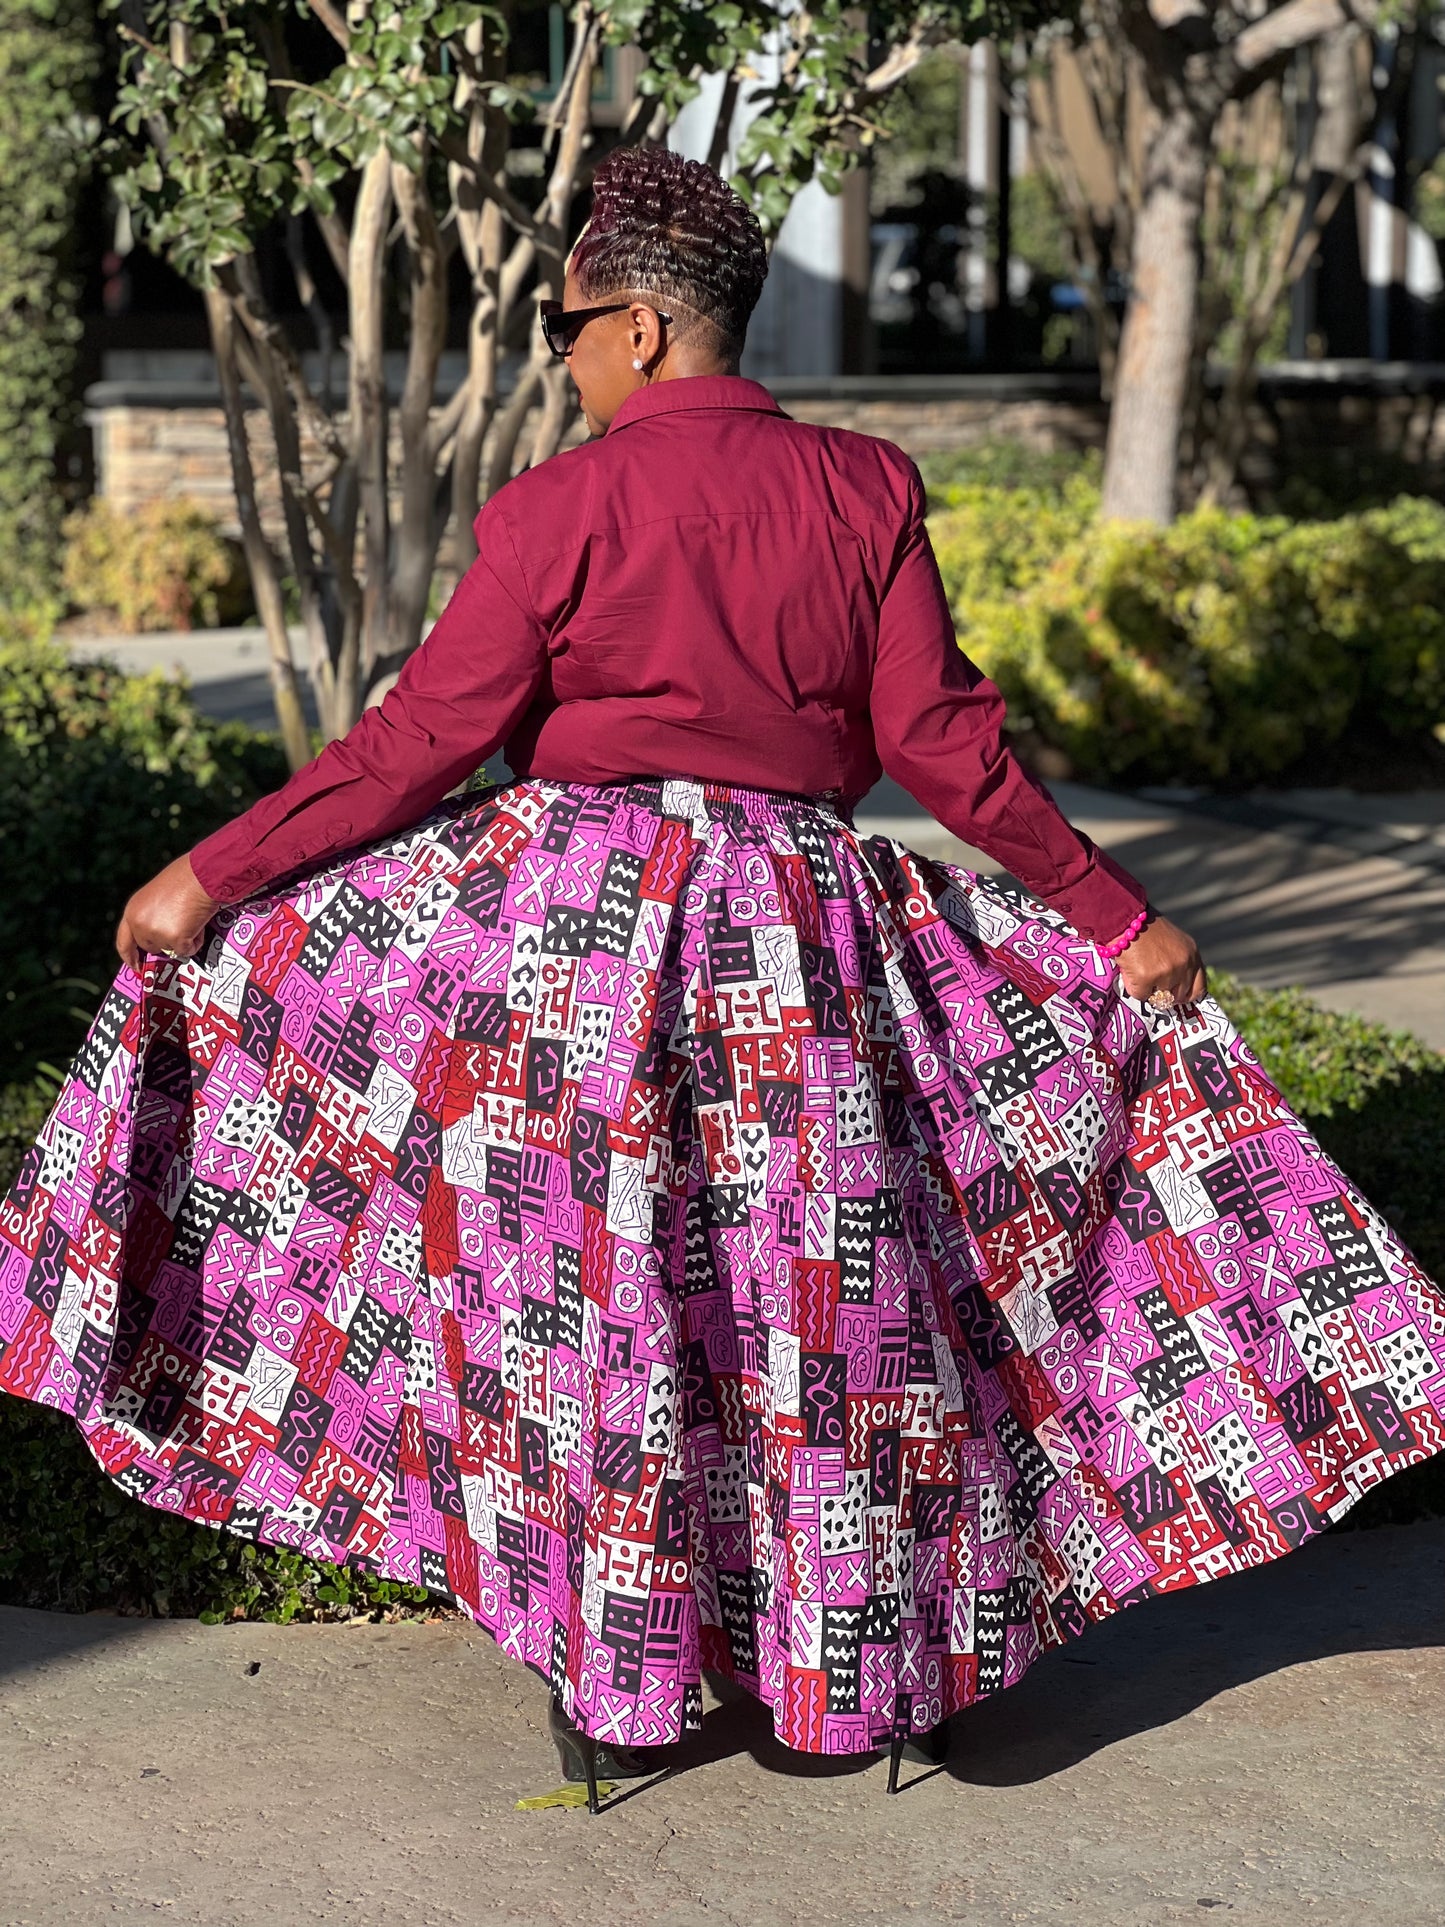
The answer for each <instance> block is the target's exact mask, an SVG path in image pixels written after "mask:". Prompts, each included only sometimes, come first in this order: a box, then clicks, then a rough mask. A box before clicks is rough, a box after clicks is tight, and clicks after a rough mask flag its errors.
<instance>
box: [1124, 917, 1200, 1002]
mask: <svg viewBox="0 0 1445 1927" xmlns="http://www.w3.org/2000/svg"><path fill="white" fill-rule="evenodd" d="M1117 962H1118V965H1119V975H1120V977H1121V978H1122V979H1123V984H1124V988H1125V990H1127V991H1128V993H1129V995H1130V996H1131V997H1137V998H1138V999H1139V1000H1140V1002H1141V1003H1143V1002H1147V1000H1148V999H1149V997H1150V996H1152V994H1153V993H1154V992H1155V991H1156V990H1168V991H1172V992H1173V994H1174V1001H1175V1002H1176V1003H1178V1004H1193V1003H1197V1002H1198V1001H1199V999H1200V998H1201V997H1202V996H1204V994H1205V992H1206V991H1207V990H1208V988H1209V983H1208V978H1207V975H1206V972H1205V969H1204V959H1203V958H1202V957H1201V956H1200V954H1199V946H1198V944H1197V943H1195V941H1194V939H1193V937H1191V936H1190V934H1189V932H1188V931H1187V930H1181V929H1180V928H1179V925H1178V924H1177V923H1171V922H1170V921H1169V919H1168V917H1155V918H1153V919H1152V921H1151V922H1149V923H1147V924H1146V925H1145V926H1144V928H1143V929H1142V930H1141V931H1140V932H1139V934H1138V936H1137V937H1136V938H1135V939H1134V941H1133V943H1131V944H1130V945H1129V948H1128V949H1127V950H1124V951H1121V952H1120V953H1119V956H1118V958H1117Z"/></svg>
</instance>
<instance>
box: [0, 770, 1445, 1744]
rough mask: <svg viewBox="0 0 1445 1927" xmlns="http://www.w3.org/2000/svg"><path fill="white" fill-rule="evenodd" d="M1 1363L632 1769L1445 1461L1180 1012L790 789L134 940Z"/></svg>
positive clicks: (1321, 1173)
mask: <svg viewBox="0 0 1445 1927" xmlns="http://www.w3.org/2000/svg"><path fill="white" fill-rule="evenodd" d="M0 1388H3V1389H4V1390H6V1391H8V1392H11V1393H14V1394H17V1395H19V1396H20V1397H23V1398H28V1399H32V1400H34V1401H36V1402H38V1403H40V1404H43V1405H48V1406H51V1407H54V1408H55V1409H56V1410H58V1411H61V1412H65V1413H68V1414H70V1415H71V1416H72V1417H73V1418H74V1419H75V1420H76V1421H77V1423H78V1424H79V1426H80V1428H81V1430H82V1431H83V1433H84V1435H85V1438H86V1440H87V1442H88V1444H89V1446H90V1449H91V1451H92V1452H93V1454H94V1456H95V1458H96V1459H97V1461H98V1462H99V1464H100V1465H101V1467H102V1468H103V1469H104V1470H105V1472H107V1473H108V1474H109V1475H110V1477H111V1478H112V1479H114V1480H115V1481H116V1483H117V1484H118V1485H119V1486H120V1487H121V1488H123V1489H124V1490H125V1491H126V1492H129V1493H131V1494H132V1495H133V1496H134V1497H136V1498H137V1499H141V1500H144V1501H145V1502H146V1503H147V1504H149V1505H152V1506H155V1507H158V1508H160V1509H161V1510H163V1511H165V1512H169V1513H172V1514H178V1515H181V1516H184V1517H186V1518H189V1519H194V1520H199V1521H202V1522H204V1523H207V1524H210V1525H213V1526H216V1527H223V1528H225V1529H226V1530H228V1531H230V1532H234V1533H239V1534H242V1535H244V1536H246V1537H248V1538H251V1539H253V1540H257V1541H261V1542H265V1543H267V1544H271V1545H277V1546H286V1547H291V1548H294V1549H296V1550H297V1551H300V1552H303V1553H305V1554H308V1555H310V1556H313V1557H318V1558H323V1559H328V1560H335V1561H345V1562H351V1563H352V1564H354V1565H355V1566H357V1567H359V1568H361V1569H363V1570H365V1571H369V1572H371V1573H374V1574H378V1575H383V1576H387V1577H391V1578H395V1579H401V1580H407V1581H411V1582H416V1583H419V1584H421V1585H424V1586H428V1587H431V1588H434V1589H435V1590H437V1591H439V1592H442V1593H445V1594H448V1595H450V1596H451V1598H453V1599H454V1600H455V1601H456V1602H457V1604H458V1605H459V1606H460V1607H461V1608H463V1609H464V1610H465V1611H466V1612H467V1613H468V1614H470V1615H471V1616H472V1617H473V1618H474V1619H476V1620H477V1621H478V1622H479V1623H480V1624H482V1625H483V1626H485V1627H486V1628H487V1629H488V1630H489V1631H490V1632H491V1633H492V1634H493V1635H494V1636H495V1638H496V1639H497V1641H498V1642H499V1644H500V1645H501V1646H502V1647H503V1649H504V1650H505V1651H506V1652H508V1653H509V1654H512V1655H513V1656H515V1657H516V1658H517V1659H518V1660H520V1661H522V1662H523V1663H525V1664H526V1665H527V1666H529V1667H531V1668H533V1669H534V1670H535V1671H536V1672H538V1673H539V1674H540V1675H541V1676H542V1677H544V1678H545V1679H546V1680H548V1681H549V1682H550V1684H551V1686H552V1688H553V1690H554V1691H555V1692H557V1693H558V1694H559V1695H560V1696H561V1697H562V1699H563V1700H564V1702H565V1704H566V1705H567V1707H568V1709H569V1711H571V1712H572V1713H573V1715H574V1717H575V1718H576V1719H577V1721H578V1722H579V1724H580V1725H581V1726H582V1727H583V1728H584V1729H585V1730H587V1731H590V1732H592V1733H594V1734H596V1735H598V1736H599V1737H601V1738H604V1739H607V1740H611V1741H615V1742H621V1743H629V1744H648V1743H661V1742H666V1741H669V1740H673V1739H676V1738H677V1737H678V1736H679V1735H680V1734H681V1733H682V1732H683V1731H684V1730H686V1729H687V1728H689V1727H694V1726H696V1725H697V1724H698V1722H699V1721H700V1718H701V1712H702V1693H701V1679H702V1673H703V1671H704V1669H711V1670H714V1671H716V1672H719V1673H722V1674H725V1675H728V1676H730V1677H732V1678H734V1679H736V1680H737V1681H739V1682H740V1683H742V1684H743V1685H745V1686H746V1687H748V1688H749V1689H750V1690H751V1691H752V1692H753V1693H755V1694H757V1695H758V1696H759V1697H760V1698H761V1699H762V1700H763V1701H764V1702H765V1704H766V1705H767V1706H768V1708H769V1709H770V1711H771V1715H772V1719H773V1723H774V1727H775V1730H776V1732H777V1734H778V1737H779V1738H780V1739H781V1740H782V1741H784V1742H785V1743H786V1744H787V1745H789V1746H792V1747H796V1748H800V1749H803V1750H805V1751H808V1752H814V1753H849V1752H861V1751H865V1750H868V1749H871V1748H874V1747H877V1746H879V1745H881V1744H886V1743H887V1742H888V1741H889V1739H890V1738H891V1737H892V1736H893V1735H894V1734H896V1733H897V1732H898V1731H900V1730H902V1729H912V1730H922V1729H926V1728H927V1727H930V1726H932V1725H933V1724H935V1723H936V1722H937V1721H938V1720H940V1719H942V1718H944V1717H946V1716H947V1715H949V1714H951V1713H953V1712H956V1711H957V1710H959V1709H960V1708H962V1707H964V1706H966V1705H968V1704H970V1703H971V1702H973V1701H974V1700H976V1699H978V1698H979V1697H981V1696H983V1695H985V1694H989V1693H992V1692H996V1691H998V1690H999V1689H1000V1688H1002V1687H1005V1686H1008V1685H1010V1684H1011V1683H1013V1682H1014V1681H1016V1680H1018V1679H1019V1678H1020V1677H1021V1675H1022V1674H1023V1673H1024V1671H1025V1670H1026V1669H1027V1668H1028V1666H1029V1665H1030V1663H1031V1662H1032V1661H1033V1660H1034V1659H1035V1658H1036V1657H1037V1655H1038V1654H1039V1653H1040V1651H1041V1650H1043V1649H1045V1648H1048V1647H1051V1646H1055V1645H1057V1644H1059V1643H1060V1642H1062V1641H1064V1640H1066V1639H1069V1638H1072V1637H1074V1636H1076V1635H1078V1634H1080V1633H1082V1632H1083V1631H1084V1630H1085V1629H1086V1628H1087V1626H1088V1625H1089V1624H1090V1622H1091V1621H1094V1620H1098V1619H1102V1618H1103V1617H1105V1616H1106V1615H1108V1614H1110V1613H1112V1612H1114V1611H1116V1610H1118V1609H1119V1608H1121V1607H1123V1606H1127V1605H1131V1604H1134V1603H1136V1602H1138V1601H1140V1600H1143V1599H1146V1598H1150V1597H1152V1596H1155V1595H1157V1594H1161V1593H1167V1592H1173V1591H1178V1590H1180V1589H1182V1588H1185V1587H1188V1586H1192V1585H1196V1584H1198V1583H1200V1582H1202V1581H1206V1580H1209V1579H1213V1578H1216V1577H1218V1576H1220V1575H1222V1574H1225V1573H1230V1572H1236V1571H1239V1570H1241V1569H1243V1568H1245V1567H1248V1566H1252V1565H1260V1564H1263V1563H1264V1562H1265V1561H1267V1560H1270V1559H1273V1558H1276V1557H1278V1556H1280V1555H1282V1554H1284V1553H1287V1552H1288V1551H1290V1550H1291V1549H1292V1548H1294V1547H1297V1546H1298V1545H1300V1544H1301V1543H1302V1541H1304V1540H1305V1539H1307V1538H1308V1537H1310V1536H1311V1534H1313V1533H1315V1532H1317V1531H1319V1530H1320V1529H1321V1528H1322V1527H1323V1526H1325V1525H1326V1524H1328V1523H1329V1522H1330V1521H1331V1520H1333V1519H1336V1518H1338V1517H1339V1516H1340V1515H1341V1514H1342V1513H1343V1512H1344V1511H1345V1510H1347V1508H1348V1507H1349V1506H1350V1505H1351V1504H1352V1503H1353V1502H1354V1501H1355V1500H1356V1499H1357V1498H1358V1497H1359V1496H1360V1495H1361V1494H1362V1493H1363V1492H1364V1491H1366V1490H1367V1489H1368V1488H1369V1487H1370V1486H1372V1485H1374V1484H1376V1483H1378V1482H1379V1481H1380V1480H1381V1479H1383V1478H1385V1477H1387V1476H1388V1475H1389V1474H1390V1473H1392V1472H1393V1471H1395V1470H1397V1469H1398V1468H1400V1467H1402V1466H1405V1465H1408V1464H1410V1463H1412V1462H1415V1461H1418V1460H1420V1459H1423V1458H1426V1457H1428V1456H1430V1455H1431V1454H1433V1453H1435V1452H1437V1451H1439V1450H1440V1449H1441V1448H1442V1446H1445V1426H1442V1414H1445V1299H1442V1296H1441V1293H1440V1292H1439V1291H1438V1289H1437V1288H1436V1287H1435V1286H1434V1285H1433V1284H1432V1283H1431V1282H1430V1280H1429V1279H1428V1278H1427V1277H1426V1276H1425V1274H1424V1273H1423V1272H1422V1270H1421V1269H1420V1267H1419V1265H1418V1264H1417V1263H1416V1262H1415V1260H1414V1259H1413V1258H1412V1257H1411V1255H1410V1253H1409V1252H1408V1251H1407V1250H1406V1249H1405V1248H1404V1246H1403V1245H1402V1244H1401V1242H1400V1240H1399V1239H1398V1238H1397V1237H1396V1236H1395V1235H1394V1234H1393V1233H1392V1232H1391V1230H1390V1229H1389V1227H1388V1226H1387V1225H1386V1224H1385V1223H1384V1221H1383V1220H1382V1219H1381V1217H1380V1215H1379V1213H1378V1212H1377V1211H1375V1210H1374V1209H1373V1208H1372V1206H1371V1205H1370V1204H1369V1203H1368V1201H1367V1200H1366V1199H1365V1198H1363V1197H1362V1196H1361V1195H1360V1193H1359V1192H1358V1190H1357V1189H1356V1188H1355V1187H1354V1186H1353V1185H1352V1184H1351V1183H1350V1182H1349V1180H1348V1179H1347V1178H1346V1177H1345V1175H1344V1174H1343V1173H1342V1172H1341V1171H1340V1169H1339V1168H1338V1166H1337V1165H1336V1164H1334V1163H1333V1162H1332V1161H1331V1160H1330V1159H1329V1158H1328V1157H1327V1156H1326V1155H1325V1154H1324V1152H1323V1151H1322V1149H1321V1147H1320V1145H1319V1144H1318V1143H1317V1141H1316V1140H1315V1138H1314V1137H1313V1136H1312V1135H1311V1133H1310V1132H1309V1130H1308V1129H1307V1128H1306V1126H1305V1125H1304V1124H1303V1123H1302V1122H1301V1120H1300V1119H1299V1118H1298V1117H1297V1116H1296V1115H1295V1114H1294V1113H1293V1112H1291V1111H1290V1109H1289V1108H1288V1107H1287V1106H1286V1105H1285V1103H1284V1102H1283V1100H1282V1098H1281V1097H1280V1094H1279V1092H1278V1090H1277V1089H1276V1088H1275V1086H1274V1085H1273V1084H1272V1083H1271V1081H1270V1079H1269V1078H1268V1077H1267V1076H1266V1075H1265V1074H1264V1072H1263V1071H1262V1070H1261V1068H1260V1065H1259V1062H1258V1060H1257V1058H1256V1056H1255V1054H1254V1053H1253V1051H1251V1049H1250V1048H1249V1046H1248V1045H1247V1044H1246V1043H1245V1042H1244V1041H1243V1040H1242V1039H1241V1037H1240V1036H1239V1035H1238V1033H1237V1032H1236V1030H1235V1029H1234V1027H1233V1025H1232V1024H1231V1023H1230V1022H1229V1020H1228V1018H1227V1017H1226V1016H1225V1014H1224V1013H1223V1011H1222V1010H1221V1009H1220V1008H1219V1006H1218V1005H1217V1004H1216V1003H1215V1002H1214V1001H1213V1000H1212V999H1211V998H1205V999H1204V1000H1203V1001H1202V1002H1201V1003H1200V1004H1198V1005H1197V1006H1194V1007H1192V1008H1190V1009H1189V1010H1187V1011H1183V1012H1179V1013H1165V1014H1159V1013H1155V1012H1152V1011H1149V1010H1147V1009H1145V1007H1143V1006H1142V1005H1140V1004H1139V1003H1137V1002H1136V1001H1134V1000H1133V999H1131V998H1129V997H1128V996H1127V995H1126V994H1125V993H1124V992H1123V990H1122V987H1121V984H1120V981H1119V976H1118V971H1117V967H1116V966H1115V965H1114V964H1113V963H1111V962H1110V960H1109V959H1107V958H1106V957H1104V956H1103V955H1102V954H1101V952H1100V951H1099V949H1098V947H1097V946H1096V945H1095V944H1093V943H1092V942H1090V941H1088V940H1087V939H1085V938H1083V937H1081V936H1080V935H1079V934H1077V933H1076V932H1075V931H1073V930H1072V929H1071V928H1070V927H1069V926H1068V925H1067V924H1066V923H1065V922H1064V921H1063V919H1062V918H1061V917H1060V916H1059V915H1058V914H1056V913H1055V912H1052V911H1050V910H1049V909H1047V908H1046V907H1045V906H1043V905H1041V904H1039V903H1037V902H1036V901H1034V900H1033V899H1031V898H1029V897H1027V896H1025V895H1023V894H1022V893H1020V892H1019V891H1017V890H1016V889H1014V888H1013V887H1012V886H1006V885H1004V884H1001V883H999V882H996V881H991V880H988V879H985V878H981V877H979V876H977V875H975V874H973V873H972V872H969V871H967V870H963V869H960V868H957V867H952V866H948V865H942V864H937V863H931V862H927V861H925V860H923V859H922V858H920V857H917V856H915V855H913V854H911V853H910V852H908V851H907V850H905V849H903V848H902V847H901V846H899V845H898V844H896V843H893V842H891V841H888V840H885V839H881V838H864V837H861V836H860V835H858V834H857V833H856V832H855V831H854V829H853V828H852V827H851V826H850V825H849V823H848V822H847V821H846V820H845V819H844V818H842V817H840V816H839V815H838V814H837V813H836V812H835V811H833V810H832V809H831V808H829V807H828V806H826V805H824V804H822V803H819V802H814V801H810V800H808V799H802V798H796V797H786V796H783V795H778V794H772V793H767V792H760V791H744V790H737V789H729V788H725V787H721V786H715V785H703V784H700V783H694V782H684V781H668V782H663V781H655V782H638V783H634V784H630V785H625V786H608V787H598V788H593V787H585V786H579V785H570V784H561V783H550V782H538V781H519V782H515V783H512V784H508V785H506V786H504V787H502V788H499V789H494V790H490V791H482V792H474V793H470V794H467V795H464V796H461V797H457V798H453V799H451V800H449V801H448V802H447V803H446V804H444V805H443V806H442V807H441V808H440V809H438V810H436V811H434V812H433V813H432V814H431V815H429V816H428V817H427V818H426V819H425V820H424V821H423V822H422V823H420V824H418V825H417V826H416V827H414V828H413V829H411V830H408V831H406V832H404V833H402V834H398V835H396V836H394V837H391V838H388V839H387V840H385V841H384V842H382V843H379V844H377V845H375V846H372V847H370V848H368V849H365V850H363V851H361V852H359V853H354V854H351V855H349V856H347V857H346V858H345V859H344V860H341V861H338V862H335V863H333V864H331V865H329V866H328V867H325V868H323V869H321V870H318V871H316V872H315V873H313V874H311V875H308V876H306V877H303V878H302V879H300V880H299V881H297V882H294V883H292V884H290V885H288V886H286V887H281V888H276V889H273V890H271V891H269V892H267V893H265V894H263V895H260V896H257V897H253V898H251V899H249V900H248V901H246V902H244V903H242V904H239V905H236V906H232V907H230V908H227V909H226V910H224V911H222V912H221V913H220V914H219V915H218V916H217V917H216V919H215V921H214V922H213V923H212V925H211V926H210V929H209V932H208V935H207V939H206V943H205V947H204V950H203V951H202V953H201V954H200V955H198V956H197V957H195V958H193V959H187V960H184V961H179V962H175V961H171V960H169V959H166V958H148V959H147V960H146V963H145V966H144V970H143V973H142V974H141V975H139V976H137V975H136V974H135V973H134V972H132V971H130V970H128V969H123V970H122V971H121V972H120V974H119V976H118V977H117V978H116V980H115V983H114V985H113V987H112V988H111V990H110V992H109V994H108V996H107V997H106V998H105V1001H104V1003H103V1004H102V1006H101V1008H100V1011H99V1013H98V1014H97V1016H96V1018H95V1021H94V1024H93V1025H92V1027H91V1030H90V1033H89V1036H88V1037H87V1039H86V1042H85V1044H84V1046H83V1047H82V1049H81V1050H80V1052H79V1054H78V1055H77V1057H76V1058H75V1060H74V1062H73V1064H72V1065H71V1066H70V1069H69V1072H68V1075H67V1076H66V1078H65V1081H64V1084H63V1088H62V1089H61V1091H60V1093H59V1096H58V1098H57V1101H56V1103H55V1105H54V1108H53V1110H52V1112H51V1114H50V1116H49V1119H48V1121H47V1123H46V1125H45V1127H44V1129H43V1131H42V1133H41V1135H40V1137H39V1139H38V1141H37V1143H36V1144H35V1146H34V1148H33V1149H32V1151H31V1152H30V1154H29V1155H28V1156H27V1158H26V1160H25V1163H24V1166H23V1168H22V1170H21V1173H20V1176H19V1178H18V1180H17V1182H16V1184H15V1186H14V1187H13V1189H12V1190H11V1192H10V1193H9V1195H8V1197H7V1198H6V1199H5V1201H4V1203H3V1206H0Z"/></svg>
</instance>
